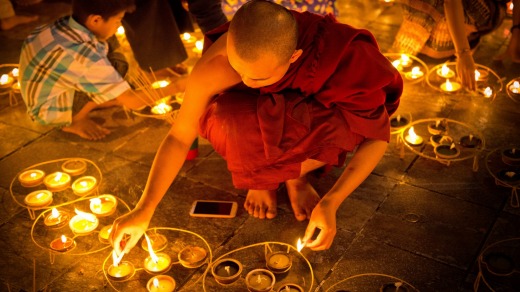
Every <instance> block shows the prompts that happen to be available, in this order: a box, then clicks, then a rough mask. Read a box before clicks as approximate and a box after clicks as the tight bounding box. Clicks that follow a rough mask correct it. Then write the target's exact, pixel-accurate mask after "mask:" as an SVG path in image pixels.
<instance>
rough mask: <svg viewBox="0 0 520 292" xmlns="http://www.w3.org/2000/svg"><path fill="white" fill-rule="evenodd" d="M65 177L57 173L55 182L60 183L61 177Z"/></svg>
mask: <svg viewBox="0 0 520 292" xmlns="http://www.w3.org/2000/svg"><path fill="white" fill-rule="evenodd" d="M62 176H63V173H61V172H57V173H56V176H55V177H54V181H57V182H59V181H60V180H61V177H62Z"/></svg>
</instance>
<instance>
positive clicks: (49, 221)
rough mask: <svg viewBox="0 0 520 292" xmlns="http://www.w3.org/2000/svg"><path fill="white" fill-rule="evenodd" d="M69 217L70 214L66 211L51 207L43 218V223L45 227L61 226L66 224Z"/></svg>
mask: <svg viewBox="0 0 520 292" xmlns="http://www.w3.org/2000/svg"><path fill="white" fill-rule="evenodd" d="M69 219H70V214H69V213H68V212H65V211H60V210H58V209H56V208H52V210H51V212H50V213H49V215H47V216H46V217H45V219H44V220H43V223H44V224H45V226H47V227H53V228H58V227H61V226H63V225H65V224H67V222H69Z"/></svg>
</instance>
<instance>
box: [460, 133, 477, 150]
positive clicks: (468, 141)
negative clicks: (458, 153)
mask: <svg viewBox="0 0 520 292" xmlns="http://www.w3.org/2000/svg"><path fill="white" fill-rule="evenodd" d="M480 144H482V140H481V139H480V138H479V137H475V136H473V135H472V134H469V135H468V136H463V137H462V138H460V145H462V147H466V148H475V147H478V146H480Z"/></svg>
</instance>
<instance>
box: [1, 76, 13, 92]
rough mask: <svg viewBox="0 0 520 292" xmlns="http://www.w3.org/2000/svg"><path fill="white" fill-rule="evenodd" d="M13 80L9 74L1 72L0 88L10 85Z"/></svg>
mask: <svg viewBox="0 0 520 292" xmlns="http://www.w3.org/2000/svg"><path fill="white" fill-rule="evenodd" d="M13 81H14V78H13V77H11V76H9V75H8V74H2V76H0V88H2V89H3V88H9V87H11V84H12V83H13Z"/></svg>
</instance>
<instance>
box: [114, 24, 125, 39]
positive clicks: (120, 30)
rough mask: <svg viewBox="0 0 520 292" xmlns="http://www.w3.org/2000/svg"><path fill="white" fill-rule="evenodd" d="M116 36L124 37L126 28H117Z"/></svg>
mask: <svg viewBox="0 0 520 292" xmlns="http://www.w3.org/2000/svg"><path fill="white" fill-rule="evenodd" d="M116 35H117V36H118V37H122V36H124V35H125V28H124V27H123V26H122V25H120V26H119V27H118V28H117V31H116Z"/></svg>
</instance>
